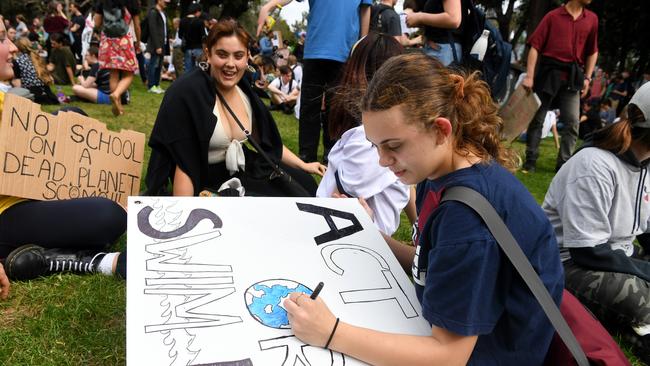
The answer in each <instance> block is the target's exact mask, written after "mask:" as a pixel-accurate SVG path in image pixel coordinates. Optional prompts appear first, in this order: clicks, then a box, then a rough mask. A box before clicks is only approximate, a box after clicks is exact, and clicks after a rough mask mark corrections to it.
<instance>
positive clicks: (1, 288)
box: [0, 263, 11, 300]
mask: <svg viewBox="0 0 650 366" xmlns="http://www.w3.org/2000/svg"><path fill="white" fill-rule="evenodd" d="M10 288H11V283H9V278H8V277H7V274H6V273H5V269H4V267H3V266H2V263H0V299H3V300H4V299H6V298H7V296H9V289H10Z"/></svg>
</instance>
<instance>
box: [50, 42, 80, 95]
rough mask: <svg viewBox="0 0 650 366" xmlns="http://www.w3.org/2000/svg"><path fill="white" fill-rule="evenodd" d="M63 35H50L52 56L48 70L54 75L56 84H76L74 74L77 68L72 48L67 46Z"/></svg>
mask: <svg viewBox="0 0 650 366" xmlns="http://www.w3.org/2000/svg"><path fill="white" fill-rule="evenodd" d="M63 42H64V40H63V35H62V34H61V33H54V34H51V35H50V43H51V44H52V54H51V55H50V63H49V64H48V65H47V70H48V71H49V72H51V73H52V76H53V77H54V83H55V84H58V85H70V84H74V72H75V68H76V66H77V62H76V61H75V58H74V55H73V54H72V51H71V50H70V47H68V46H66V45H65V44H64V43H63Z"/></svg>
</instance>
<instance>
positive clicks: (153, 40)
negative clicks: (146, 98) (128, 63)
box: [145, 0, 169, 94]
mask: <svg viewBox="0 0 650 366" xmlns="http://www.w3.org/2000/svg"><path fill="white" fill-rule="evenodd" d="M167 3H169V0H156V5H155V6H154V7H152V8H151V9H150V10H149V13H148V14H147V23H148V26H149V38H148V39H147V40H145V43H146V44H147V52H149V54H151V58H150V59H149V62H148V63H147V89H149V92H150V93H155V94H162V93H164V92H165V91H164V90H163V89H162V88H161V87H160V73H161V71H162V63H163V57H164V56H165V53H168V52H169V44H168V43H167V16H166V15H165V8H166V7H167Z"/></svg>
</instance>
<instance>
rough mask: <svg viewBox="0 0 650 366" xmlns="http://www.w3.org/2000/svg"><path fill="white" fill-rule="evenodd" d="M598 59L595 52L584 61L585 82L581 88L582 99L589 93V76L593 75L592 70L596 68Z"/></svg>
mask: <svg viewBox="0 0 650 366" xmlns="http://www.w3.org/2000/svg"><path fill="white" fill-rule="evenodd" d="M597 59H598V52H595V53H594V54H593V55H589V56H587V60H586V61H585V81H584V85H583V87H582V94H581V97H582V98H584V97H586V96H587V92H588V91H589V84H590V83H591V75H593V73H594V68H595V67H596V60H597Z"/></svg>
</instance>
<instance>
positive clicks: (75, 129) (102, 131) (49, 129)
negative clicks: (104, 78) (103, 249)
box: [0, 94, 145, 205]
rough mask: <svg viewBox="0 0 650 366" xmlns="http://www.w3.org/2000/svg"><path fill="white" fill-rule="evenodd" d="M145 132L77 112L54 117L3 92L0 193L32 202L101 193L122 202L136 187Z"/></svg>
mask: <svg viewBox="0 0 650 366" xmlns="http://www.w3.org/2000/svg"><path fill="white" fill-rule="evenodd" d="M144 144H145V135H144V134H143V133H141V132H137V131H129V130H122V131H120V132H113V131H109V130H108V129H107V128H106V125H104V124H103V123H101V122H99V121H97V120H94V119H92V118H89V117H85V116H83V115H80V114H78V113H73V112H62V113H59V114H58V115H56V116H54V115H51V114H49V113H45V112H43V111H41V106H40V105H38V104H36V103H32V102H31V101H30V100H28V99H25V98H21V97H18V96H15V95H12V94H5V102H4V107H3V109H2V120H1V122H0V167H1V169H0V194H2V195H9V196H17V197H23V198H31V199H35V200H61V199H69V198H78V197H95V196H97V197H105V198H109V199H111V200H113V201H116V202H118V203H120V204H122V205H126V203H127V197H128V196H129V195H137V194H138V191H139V190H140V174H141V171H142V159H143V157H144Z"/></svg>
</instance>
